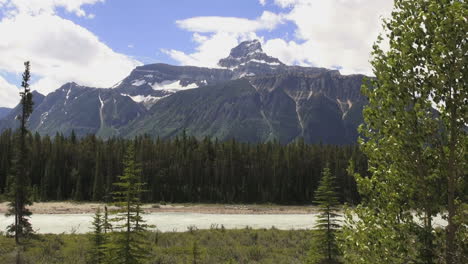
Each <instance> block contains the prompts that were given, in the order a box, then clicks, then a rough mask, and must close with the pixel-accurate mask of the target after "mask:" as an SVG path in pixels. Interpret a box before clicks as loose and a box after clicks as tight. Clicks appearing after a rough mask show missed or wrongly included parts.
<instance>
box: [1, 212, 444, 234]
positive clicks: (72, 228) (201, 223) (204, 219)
mask: <svg viewBox="0 0 468 264" xmlns="http://www.w3.org/2000/svg"><path fill="white" fill-rule="evenodd" d="M144 219H145V220H146V221H147V224H150V225H155V226H156V229H158V230H159V231H161V232H184V231H187V230H188V227H190V226H195V227H197V228H198V229H209V228H210V227H212V225H217V226H218V228H221V226H224V228H226V229H239V228H245V227H247V226H249V227H251V228H254V229H261V228H271V227H273V226H274V227H275V228H277V229H281V230H291V229H312V228H313V226H314V224H315V221H316V215H314V214H200V213H188V212H183V213H169V212H164V213H151V214H146V215H144ZM92 220H93V214H34V215H32V217H31V223H32V225H33V229H34V230H35V231H36V232H37V233H39V234H47V233H52V234H60V233H77V234H80V233H87V232H90V231H91V222H92ZM12 222H13V218H12V217H5V216H4V215H0V231H4V230H6V227H7V226H8V225H10V224H11V223H12ZM434 223H435V226H445V225H446V222H445V220H443V219H442V218H441V217H436V218H435V219H434Z"/></svg>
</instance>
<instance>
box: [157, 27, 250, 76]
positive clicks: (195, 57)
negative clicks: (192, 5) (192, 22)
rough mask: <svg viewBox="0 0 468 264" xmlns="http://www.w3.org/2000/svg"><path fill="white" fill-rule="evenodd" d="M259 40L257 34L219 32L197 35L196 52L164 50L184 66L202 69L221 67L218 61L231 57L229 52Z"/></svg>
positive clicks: (194, 38)
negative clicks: (239, 45) (246, 42)
mask: <svg viewBox="0 0 468 264" xmlns="http://www.w3.org/2000/svg"><path fill="white" fill-rule="evenodd" d="M253 39H258V36H257V35H256V34H255V33H237V32H234V33H232V32H219V33H215V34H212V35H210V36H203V35H200V34H197V33H195V34H194V37H193V41H194V42H196V43H197V44H198V46H197V47H196V51H195V52H193V53H191V54H186V53H184V52H182V51H178V50H162V52H164V53H166V54H167V55H169V56H170V57H171V58H173V59H174V60H176V61H178V62H179V63H180V64H182V65H192V66H200V67H213V68H216V67H219V66H218V61H219V60H220V59H221V58H225V57H227V56H228V55H229V52H230V51H231V49H232V48H233V47H235V46H236V45H237V44H239V42H241V41H244V40H253Z"/></svg>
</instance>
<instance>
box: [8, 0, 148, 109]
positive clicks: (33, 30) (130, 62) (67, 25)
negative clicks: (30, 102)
mask: <svg viewBox="0 0 468 264" xmlns="http://www.w3.org/2000/svg"><path fill="white" fill-rule="evenodd" d="M0 1H1V0H0ZM19 2H21V1H19ZM19 2H18V3H19ZM33 2H34V1H33ZM46 2H50V1H46ZM56 2H57V3H59V4H60V3H64V5H65V2H66V1H56ZM69 2H70V3H69V4H70V5H69V6H68V7H67V6H66V8H69V9H70V10H77V11H76V12H78V13H77V14H78V15H79V14H81V12H79V10H80V6H79V5H73V2H81V3H85V2H89V3H91V2H93V3H94V2H97V1H96V0H87V1H86V0H83V1H69ZM18 10H21V9H20V8H18ZM35 10H37V9H35ZM67 10H68V9H67ZM73 12H75V11H73ZM0 36H8V37H2V38H0V58H2V59H1V60H0V70H2V71H6V72H9V73H13V74H20V73H21V72H22V71H23V70H24V69H23V62H24V61H30V62H31V73H32V75H33V76H34V77H36V78H38V81H36V82H35V83H32V84H31V88H32V89H35V90H38V91H39V92H41V93H43V94H47V93H49V92H51V91H54V90H55V89H57V88H59V87H60V86H61V85H63V84H64V83H66V82H70V81H75V82H77V83H79V84H82V85H87V86H94V87H111V86H112V85H113V84H115V83H116V82H118V81H120V80H121V79H122V78H124V77H125V76H127V75H128V74H129V72H130V71H131V70H132V69H134V68H135V67H136V66H138V65H140V64H141V63H140V62H138V61H137V60H135V59H132V58H130V57H128V56H126V55H124V54H120V53H117V52H115V51H113V50H112V49H111V48H109V47H108V46H107V45H105V44H104V43H103V42H101V41H100V40H99V39H98V37H97V36H95V35H94V34H93V33H91V32H90V31H89V30H87V29H85V28H83V27H81V26H79V25H77V24H75V23H73V22H72V21H70V20H67V19H64V18H61V17H59V16H57V15H55V14H53V13H50V12H39V13H34V14H31V13H28V12H17V14H16V15H14V16H7V17H5V18H3V19H2V20H1V21H0ZM10 86H11V85H10ZM5 87H7V86H5ZM10 88H11V87H10ZM3 90H4V88H3V87H0V93H1V94H4V93H3V92H4V91H3ZM10 90H11V89H10ZM9 96H10V97H11V98H12V99H10V100H6V99H5V100H3V98H2V100H1V101H0V105H6V104H7V103H6V102H7V101H8V102H9V101H11V100H16V99H14V98H13V97H12V96H13V95H12V94H11V93H9Z"/></svg>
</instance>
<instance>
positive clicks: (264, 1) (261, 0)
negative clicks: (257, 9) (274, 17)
mask: <svg viewBox="0 0 468 264" xmlns="http://www.w3.org/2000/svg"><path fill="white" fill-rule="evenodd" d="M258 2H259V3H260V4H261V5H262V6H265V5H266V0H258Z"/></svg>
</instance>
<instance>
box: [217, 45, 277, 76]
mask: <svg viewBox="0 0 468 264" xmlns="http://www.w3.org/2000/svg"><path fill="white" fill-rule="evenodd" d="M252 63H253V64H265V65H269V66H273V67H277V66H283V65H284V64H283V63H282V62H281V61H280V60H278V59H277V58H273V57H270V56H268V55H267V54H266V53H265V52H263V49H262V44H261V43H260V41H259V40H251V41H244V42H241V43H240V44H239V45H238V46H237V47H235V48H233V49H232V50H231V53H230V54H229V56H228V57H227V58H224V59H221V60H220V61H219V63H218V65H219V66H221V67H225V68H229V69H236V68H238V67H239V66H244V65H246V64H252Z"/></svg>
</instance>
